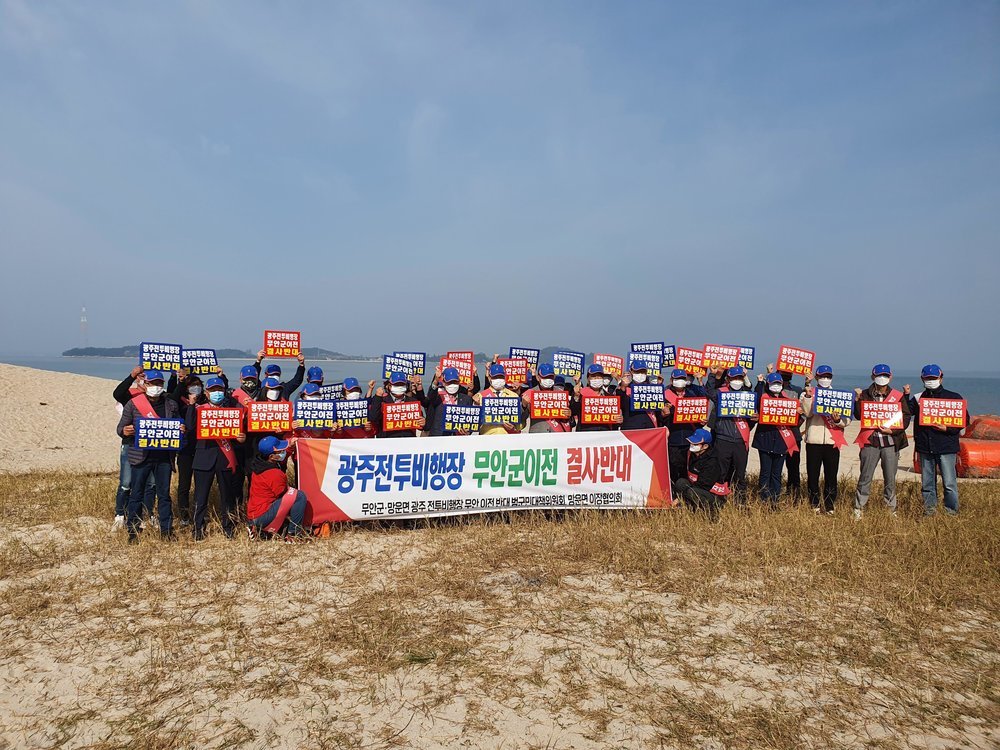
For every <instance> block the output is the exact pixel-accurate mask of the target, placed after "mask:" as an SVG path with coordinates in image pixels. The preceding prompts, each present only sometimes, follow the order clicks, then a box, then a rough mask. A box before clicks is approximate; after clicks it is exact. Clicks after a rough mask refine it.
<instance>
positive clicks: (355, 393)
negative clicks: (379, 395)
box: [334, 378, 375, 440]
mask: <svg viewBox="0 0 1000 750" xmlns="http://www.w3.org/2000/svg"><path fill="white" fill-rule="evenodd" d="M374 391H375V381H374V380H369V381H368V395H367V396H366V395H364V394H363V393H362V391H361V383H359V382H358V379H357V378H344V401H346V402H349V404H351V405H352V407H353V405H355V404H358V403H360V402H364V405H365V407H364V408H365V421H364V424H363V425H356V424H350V425H345V424H344V422H343V420H342V410H341V408H340V406H339V405H338V406H337V409H338V411H337V429H336V431H335V433H334V437H336V438H338V439H348V440H364V439H366V438H371V437H375V428H374V427H373V426H372V423H371V422H369V421H368V418H367V415H368V411H369V410H370V406H371V397H372V393H374ZM358 408H359V409H360V408H361V407H360V406H358Z"/></svg>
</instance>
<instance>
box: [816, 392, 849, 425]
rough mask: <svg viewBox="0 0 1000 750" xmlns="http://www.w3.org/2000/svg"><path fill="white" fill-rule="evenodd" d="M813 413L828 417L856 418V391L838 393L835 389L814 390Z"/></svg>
mask: <svg viewBox="0 0 1000 750" xmlns="http://www.w3.org/2000/svg"><path fill="white" fill-rule="evenodd" d="M813 413H814V414H819V415H820V416H826V417H847V418H848V419H850V418H852V417H853V416H854V391H837V390H834V389H833V388H816V389H815V390H813Z"/></svg>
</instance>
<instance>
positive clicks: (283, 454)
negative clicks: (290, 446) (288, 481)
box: [274, 451, 288, 463]
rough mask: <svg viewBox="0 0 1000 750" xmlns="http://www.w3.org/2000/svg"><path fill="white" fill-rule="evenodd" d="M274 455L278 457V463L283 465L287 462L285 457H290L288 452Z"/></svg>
mask: <svg viewBox="0 0 1000 750" xmlns="http://www.w3.org/2000/svg"><path fill="white" fill-rule="evenodd" d="M274 455H276V456H277V457H278V463H281V462H282V461H284V460H285V456H287V455H288V451H281V452H279V453H275V454H274Z"/></svg>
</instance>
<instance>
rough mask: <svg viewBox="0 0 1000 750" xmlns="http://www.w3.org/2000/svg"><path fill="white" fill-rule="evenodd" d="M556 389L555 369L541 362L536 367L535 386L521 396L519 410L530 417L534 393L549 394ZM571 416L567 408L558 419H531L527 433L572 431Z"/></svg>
mask: <svg viewBox="0 0 1000 750" xmlns="http://www.w3.org/2000/svg"><path fill="white" fill-rule="evenodd" d="M558 389H560V388H559V385H558V383H557V379H556V374H555V368H553V367H552V365H551V364H549V363H548V362H543V363H542V364H540V365H538V372H537V373H536V385H534V386H532V387H531V388H529V389H528V390H526V391H525V392H524V393H522V394H521V409H522V410H523V412H524V413H525V414H528V415H530V414H531V404H532V401H533V399H534V398H535V394H536V393H551V392H554V391H556V390H558ZM571 416H572V414H571V412H570V410H569V409H568V408H567V409H564V410H563V412H562V415H561V416H559V417H552V418H551V419H538V420H534V419H533V420H531V426H530V427H529V428H528V432H529V433H531V432H535V433H538V432H570V431H571V430H572V429H573V425H572V423H571V422H570V419H571Z"/></svg>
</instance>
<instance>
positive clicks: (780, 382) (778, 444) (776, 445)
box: [753, 372, 802, 507]
mask: <svg viewBox="0 0 1000 750" xmlns="http://www.w3.org/2000/svg"><path fill="white" fill-rule="evenodd" d="M756 392H757V396H758V398H759V399H760V421H758V423H757V429H756V431H755V432H754V436H753V447H754V448H756V449H757V455H758V456H759V457H760V479H759V487H760V497H761V499H762V500H764V501H766V502H768V503H770V504H771V506H772V507H776V506H777V504H778V498H779V497H781V473H782V470H783V469H784V466H785V458H786V457H787V456H788V455H789V454H790V453H795V452H797V451H798V450H799V444H800V443H801V442H802V436H801V435H800V433H799V426H798V425H799V424H801V422H802V415H801V406H799V402H798V399H797V398H796V394H795V393H793V392H792V391H786V390H785V383H784V379H783V378H782V377H781V373H779V372H769V373H768V374H767V376H764V375H759V376H758V382H757V388H756ZM776 399H784V400H790V401H792V402H794V407H795V411H796V413H797V415H798V423H797V424H795V425H778V424H765V423H764V421H765V416H766V412H765V408H766V407H765V403H766V402H767V401H769V400H776Z"/></svg>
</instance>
